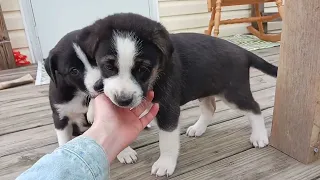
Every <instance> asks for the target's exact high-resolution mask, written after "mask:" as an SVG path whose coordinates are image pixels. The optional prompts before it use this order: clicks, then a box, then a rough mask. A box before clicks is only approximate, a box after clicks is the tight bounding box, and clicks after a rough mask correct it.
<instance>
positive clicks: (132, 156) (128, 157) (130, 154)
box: [117, 147, 138, 164]
mask: <svg viewBox="0 0 320 180" xmlns="http://www.w3.org/2000/svg"><path fill="white" fill-rule="evenodd" d="M117 159H118V160H119V161H120V162H121V163H122V164H131V163H135V162H136V161H137V160H138V157H137V152H136V151H135V150H133V149H132V148H130V147H127V148H126V149H124V150H123V151H121V152H120V153H119V154H118V155H117Z"/></svg>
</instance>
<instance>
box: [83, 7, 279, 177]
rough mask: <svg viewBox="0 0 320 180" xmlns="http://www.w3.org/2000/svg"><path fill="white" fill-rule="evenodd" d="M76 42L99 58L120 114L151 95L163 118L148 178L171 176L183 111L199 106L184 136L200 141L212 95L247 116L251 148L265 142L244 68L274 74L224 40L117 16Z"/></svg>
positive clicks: (272, 68)
mask: <svg viewBox="0 0 320 180" xmlns="http://www.w3.org/2000/svg"><path fill="white" fill-rule="evenodd" d="M78 42H79V44H80V46H81V47H82V49H84V51H85V52H86V53H87V54H88V56H90V58H93V59H96V61H97V64H98V66H99V67H100V69H101V76H102V79H103V84H104V93H105V94H106V95H107V96H108V97H109V98H110V99H111V100H112V102H113V103H114V104H116V105H117V106H119V107H124V108H133V107H135V106H137V105H138V104H139V103H140V102H141V101H142V100H143V99H144V97H145V96H146V93H147V91H148V90H151V89H152V90H154V92H155V98H154V101H155V102H159V104H160V111H159V113H158V115H157V123H158V126H159V128H160V132H159V146H160V157H159V159H158V160H157V161H156V162H155V163H154V164H153V166H152V170H151V172H152V174H156V175H157V176H164V175H167V176H169V175H171V174H172V173H173V172H174V170H175V167H176V163H177V158H178V154H179V147H180V143H179V136H180V131H179V123H178V119H179V115H180V106H181V105H183V104H185V103H187V102H189V101H192V100H195V99H199V100H200V109H201V115H200V118H199V120H198V121H197V122H196V123H195V124H194V125H193V126H191V127H189V129H188V131H187V135H188V136H200V135H202V134H203V133H204V132H205V130H206V128H207V126H208V125H209V124H210V122H211V120H212V115H213V113H214V103H212V100H213V99H214V96H218V97H220V98H221V99H223V101H224V102H226V103H227V104H229V105H232V106H234V107H237V108H238V109H240V110H243V111H244V112H246V113H247V115H248V117H249V120H250V122H251V126H252V134H251V137H250V141H251V142H252V143H253V145H254V146H255V147H264V146H266V145H267V144H268V143H269V142H268V135H267V130H266V128H265V124H264V118H263V117H262V115H261V111H260V107H259V104H258V103H257V102H256V101H255V100H254V98H253V96H252V93H251V91H250V83H249V68H250V67H255V68H257V69H259V70H261V71H263V72H265V73H266V74H268V75H271V76H274V77H276V76H277V67H276V66H273V65H271V64H269V63H268V62H266V61H265V60H263V59H261V58H260V57H258V56H256V55H255V54H253V53H251V52H249V51H246V50H244V49H243V48H241V47H239V46H236V45H234V44H232V43H230V42H228V41H225V40H222V39H219V38H214V37H211V36H207V35H202V34H196V33H178V34H169V33H168V31H167V30H166V29H165V28H164V27H163V26H162V25H161V24H160V23H158V22H156V21H153V20H150V19H148V18H146V17H143V16H140V15H137V14H132V13H121V14H114V15H111V16H108V17H106V18H104V19H100V20H97V21H96V22H95V23H93V24H92V25H91V26H88V27H86V28H84V29H82V31H81V33H80V35H79V39H78Z"/></svg>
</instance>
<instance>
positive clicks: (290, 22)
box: [271, 0, 320, 163]
mask: <svg viewBox="0 0 320 180" xmlns="http://www.w3.org/2000/svg"><path fill="white" fill-rule="evenodd" d="M302 6H303V7H304V10H303V11H299V10H297V9H296V8H295V7H302ZM315 7H318V1H317V0H310V1H308V3H303V2H302V1H288V2H287V3H286V5H285V12H286V13H287V14H286V16H285V17H286V21H285V22H284V24H283V36H282V38H281V40H282V42H281V43H282V45H281V50H280V51H281V53H280V59H281V60H280V63H279V70H278V80H277V92H276V101H275V112H274V122H273V126H272V136H271V144H272V146H274V147H276V148H277V149H279V150H281V151H282V152H284V153H286V154H288V155H290V156H291V157H293V158H295V159H297V160H298V161H301V162H303V163H310V162H313V161H315V160H317V159H319V158H320V155H319V154H320V152H319V148H320V73H319V71H320V61H319V59H320V54H319V53H317V52H318V51H319V49H320V44H319V42H318V39H320V34H319V32H318V31H317V29H320V23H319V21H320V11H319V10H315ZM309 13H312V16H310V14H309ZM292 29H299V31H292ZM301 32H303V33H301ZM298 129H300V131H298Z"/></svg>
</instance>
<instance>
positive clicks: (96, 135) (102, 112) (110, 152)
mask: <svg viewBox="0 0 320 180" xmlns="http://www.w3.org/2000/svg"><path fill="white" fill-rule="evenodd" d="M153 97H154V93H153V92H149V93H148V95H147V98H146V100H145V101H143V102H142V103H141V104H140V105H139V106H137V107H135V108H133V109H131V110H130V109H126V108H120V107H118V106H116V105H114V104H113V103H112V102H111V100H110V99H109V98H108V97H107V96H105V95H104V94H101V95H99V96H97V97H96V98H95V99H94V103H95V104H94V106H95V110H94V111H95V112H94V123H93V125H92V127H91V128H90V129H89V130H88V131H86V132H85V133H84V135H85V136H89V137H91V138H93V139H94V140H96V141H97V143H99V144H100V145H101V146H102V147H103V148H104V150H105V152H106V154H107V157H108V159H109V162H111V161H112V160H113V159H114V158H115V157H116V156H117V154H118V153H119V152H120V151H122V150H123V149H124V148H125V147H127V146H128V145H129V144H130V143H131V142H132V141H134V140H135V139H136V138H137V136H138V135H139V133H140V132H141V131H142V130H143V129H144V128H145V127H146V126H147V125H148V124H149V123H150V122H151V121H152V119H153V118H154V117H155V116H156V114H157V113H158V110H159V105H158V104H153V105H152V107H151V109H150V110H149V112H148V113H147V114H145V115H144V116H142V117H141V118H139V116H140V115H141V114H142V113H143V112H144V111H145V110H146V109H147V108H148V107H150V105H151V104H152V103H151V101H152V99H153Z"/></svg>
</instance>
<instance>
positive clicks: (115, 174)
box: [111, 108, 273, 180]
mask: <svg viewBox="0 0 320 180" xmlns="http://www.w3.org/2000/svg"><path fill="white" fill-rule="evenodd" d="M272 112H273V108H269V109H267V110H265V111H263V114H264V117H265V120H266V124H267V128H268V129H270V126H271V119H272ZM250 132H251V127H250V125H249V121H248V120H247V118H246V117H241V118H237V119H234V120H232V121H227V122H224V123H220V124H217V125H214V126H210V127H209V128H208V129H207V131H206V133H205V134H204V135H203V136H201V137H198V138H190V137H187V136H186V135H182V136H181V149H180V156H179V158H178V164H177V168H176V170H175V172H174V174H173V175H172V176H171V178H172V177H175V176H178V175H180V174H183V173H186V172H188V171H190V170H193V169H197V168H199V167H202V166H205V165H207V164H210V163H212V162H215V161H218V160H220V159H223V158H226V157H228V156H232V155H234V154H237V153H240V152H243V151H245V150H248V149H251V148H252V145H251V144H250V142H249V136H250ZM157 144H158V143H157ZM157 144H153V145H149V146H147V147H142V148H139V149H138V150H137V153H138V154H139V159H138V162H137V163H136V164H133V165H128V166H123V165H122V164H120V163H119V162H115V163H114V164H113V165H112V166H111V177H112V179H117V180H118V179H126V180H135V179H139V180H140V179H141V180H147V179H154V177H153V176H151V175H150V172H151V166H152V164H153V163H154V162H155V161H156V160H157V159H158V157H159V148H158V146H157ZM196 179H197V178H196ZM200 179H201V178H200Z"/></svg>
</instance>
